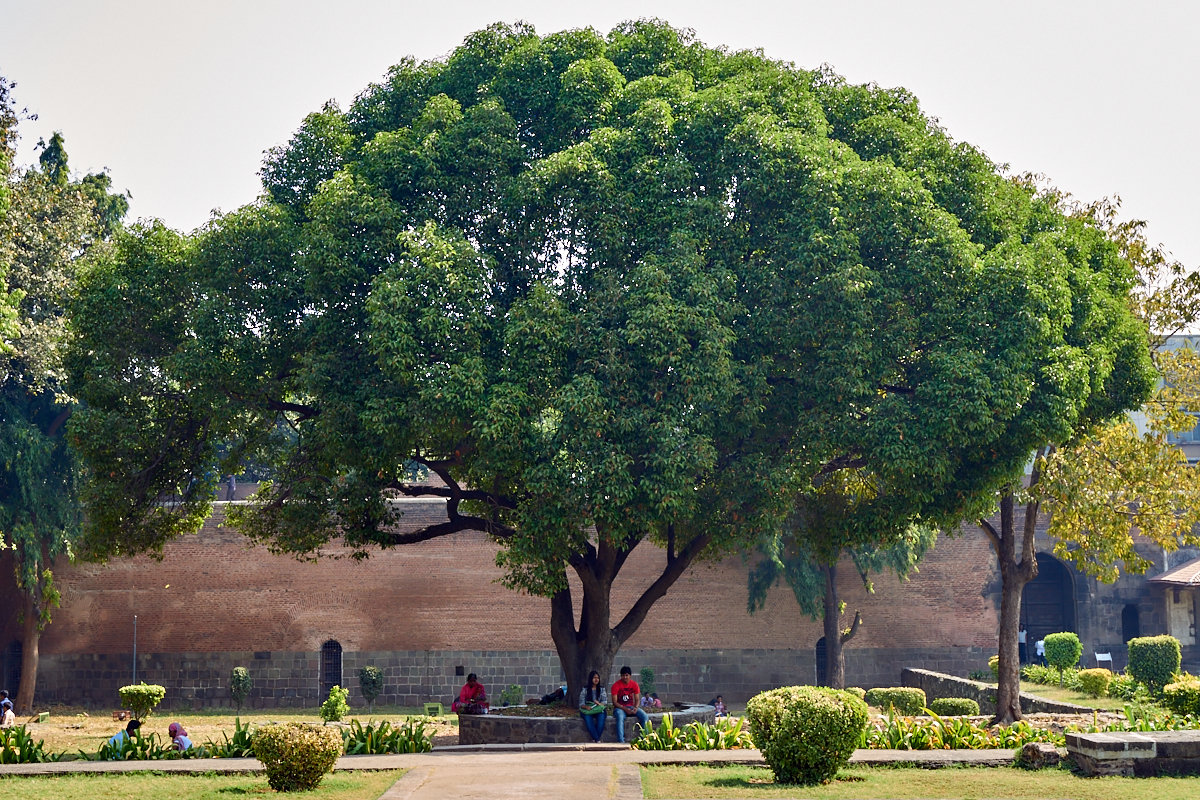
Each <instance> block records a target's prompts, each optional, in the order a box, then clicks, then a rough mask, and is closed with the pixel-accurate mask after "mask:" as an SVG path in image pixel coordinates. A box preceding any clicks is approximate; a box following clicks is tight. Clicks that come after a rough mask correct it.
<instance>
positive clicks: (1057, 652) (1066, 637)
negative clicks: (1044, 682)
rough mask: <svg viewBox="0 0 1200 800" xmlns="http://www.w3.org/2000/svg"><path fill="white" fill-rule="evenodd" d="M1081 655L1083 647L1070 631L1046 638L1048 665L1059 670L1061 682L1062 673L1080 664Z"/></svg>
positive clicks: (1052, 634)
mask: <svg viewBox="0 0 1200 800" xmlns="http://www.w3.org/2000/svg"><path fill="white" fill-rule="evenodd" d="M1081 655H1083V645H1082V644H1081V643H1080V641H1079V636H1077V635H1076V634H1074V633H1070V632H1069V631H1068V632H1063V633H1051V634H1049V635H1047V636H1046V663H1047V664H1049V665H1050V666H1052V667H1054V668H1055V669H1056V670H1058V672H1059V676H1060V681H1061V675H1062V671H1063V670H1064V669H1069V668H1071V667H1073V666H1075V665H1076V664H1078V663H1079V657H1080V656H1081Z"/></svg>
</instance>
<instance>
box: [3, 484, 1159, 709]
mask: <svg viewBox="0 0 1200 800" xmlns="http://www.w3.org/2000/svg"><path fill="white" fill-rule="evenodd" d="M439 518H444V506H442V505H441V504H440V503H437V502H430V501H425V500H414V501H409V502H407V503H406V504H405V522H406V523H407V524H411V525H418V524H423V523H425V522H430V521H436V520H437V519H439ZM1047 549H1049V542H1048V541H1045V540H1044V538H1043V539H1042V540H1040V541H1039V550H1047ZM324 555H326V556H328V557H327V558H322V559H320V560H319V561H317V562H304V561H298V560H295V559H292V558H289V557H285V556H279V555H272V554H270V553H268V552H267V551H266V550H265V549H264V548H261V547H254V546H251V545H250V544H249V543H248V542H247V541H246V540H245V539H244V538H243V537H241V536H240V535H239V534H237V533H236V532H234V531H232V530H231V529H230V528H228V527H226V526H225V525H224V507H223V505H222V504H218V508H217V510H216V512H215V513H214V515H213V517H212V518H211V519H210V520H209V521H208V523H206V525H205V526H204V528H203V529H202V530H201V531H200V532H199V533H197V534H195V535H191V536H184V537H181V538H180V539H178V540H176V541H174V542H172V543H170V544H168V545H167V547H166V549H165V551H164V553H163V558H162V560H161V561H156V560H154V559H150V558H135V559H127V560H119V561H113V562H111V563H109V564H107V565H76V566H66V567H60V568H59V569H57V570H56V584H57V586H58V587H59V589H60V590H61V592H62V595H63V606H62V608H61V609H59V610H58V611H56V612H55V615H54V621H53V623H52V624H51V625H50V626H49V628H47V630H46V632H45V634H44V636H43V638H42V643H41V652H42V669H41V672H40V678H39V702H51V701H63V702H68V701H69V702H86V703H95V704H97V705H100V706H108V705H111V704H112V703H113V698H115V687H117V686H120V685H124V684H125V683H126V682H128V678H127V676H131V675H132V663H131V662H132V649H133V616H134V615H135V614H136V615H137V617H138V626H137V651H138V653H139V669H138V676H139V679H145V680H147V681H154V682H158V683H162V684H163V685H166V686H168V688H171V687H175V688H174V689H173V690H172V693H171V694H170V695H169V697H177V698H178V700H179V702H181V703H183V702H188V703H193V704H196V705H212V704H217V705H225V704H227V703H228V700H227V699H226V698H227V691H226V690H225V689H224V688H222V687H224V686H225V685H226V682H227V681H228V677H229V672H230V670H231V669H232V668H233V667H234V666H238V665H244V666H247V667H249V668H250V669H251V671H252V672H253V673H254V677H255V687H256V688H255V695H254V696H253V698H254V702H258V703H261V704H274V703H278V704H285V705H306V704H311V703H313V702H315V700H316V694H317V691H318V689H317V684H318V675H317V673H318V655H317V654H318V653H319V651H320V648H321V645H322V644H323V643H324V642H326V641H328V640H335V641H337V642H339V643H340V645H341V647H342V649H343V651H344V667H343V674H344V680H345V683H346V684H348V685H349V688H351V690H352V691H353V692H354V693H355V694H356V693H357V685H358V684H357V671H358V667H359V666H361V665H362V664H363V663H368V662H370V663H375V664H376V665H377V666H380V667H381V668H384V669H385V672H388V680H389V684H388V685H389V688H388V689H387V691H388V692H389V694H385V696H384V697H383V698H381V701H382V702H386V703H392V702H398V703H402V704H413V703H416V702H422V701H424V700H426V699H429V698H430V697H443V698H444V697H448V696H449V695H450V694H452V693H454V692H455V691H457V689H458V686H459V685H461V683H462V678H461V676H457V675H455V670H454V668H455V667H457V666H462V667H464V668H465V670H466V671H468V672H470V671H475V672H479V673H480V675H481V676H486V678H485V680H486V682H487V685H488V687H489V689H491V690H492V691H498V690H499V688H503V686H507V685H508V684H510V683H517V684H519V685H522V686H523V687H528V689H529V690H530V691H529V692H528V694H530V695H531V696H532V695H538V694H542V693H544V691H547V690H548V689H549V688H550V687H552V686H554V685H555V684H556V683H557V682H558V681H559V679H560V674H559V668H558V663H557V658H556V657H555V655H554V651H553V646H552V644H551V642H550V637H549V603H548V601H547V600H545V599H542V598H536V597H529V596H526V595H522V594H519V593H516V592H513V591H510V590H507V589H505V588H503V587H502V586H501V585H500V584H499V583H498V579H499V578H500V576H501V572H500V570H499V569H498V568H497V567H496V565H495V555H496V546H495V545H494V544H493V543H492V542H490V541H489V540H488V539H487V538H486V537H485V536H483V535H482V534H476V533H462V534H457V535H454V536H449V537H445V538H442V539H438V540H434V541H431V542H426V543H423V544H419V545H409V546H405V547H400V548H395V549H392V550H387V551H375V552H373V553H372V554H371V556H370V558H368V559H367V560H366V561H363V562H359V561H355V560H354V559H350V558H346V557H345V556H346V555H347V553H346V552H345V551H342V550H339V549H338V548H329V549H328V551H327V552H326V553H325V554H324ZM339 556H340V558H339ZM664 558H665V556H664V554H663V553H662V551H660V550H658V549H656V548H654V547H652V546H648V545H644V546H642V547H640V548H639V549H638V550H637V551H636V552H635V553H634V554H633V556H631V558H630V559H629V561H628V562H627V565H626V567H625V569H624V570H623V571H622V574H621V576H620V579H619V580H618V581H617V583H616V585H615V586H614V597H613V613H614V617H613V622H614V624H615V622H616V621H617V619H619V615H620V614H623V613H625V611H626V610H628V608H629V607H630V606H631V605H632V603H633V602H634V599H635V597H636V594H637V593H638V592H640V591H641V590H642V589H643V588H644V587H645V586H646V585H647V584H648V582H649V581H650V580H651V579H652V578H653V577H654V576H656V575H657V574H658V572H659V570H660V569H661V567H662V565H663V559H664ZM3 559H4V557H3V556H2V555H0V569H3V568H4V563H3ZM994 564H995V560H994V557H993V554H992V552H991V550H990V547H989V546H988V544H987V540H986V539H985V538H984V536H983V534H982V532H981V531H980V530H979V529H977V528H972V527H968V528H966V529H964V531H963V532H962V533H961V535H959V536H956V537H942V538H940V539H939V542H938V544H937V547H936V548H935V549H934V550H933V551H932V552H931V553H930V554H929V555H928V556H927V557H926V559H925V560H924V561H923V562H922V564H921V566H920V571H919V572H918V573H917V574H916V575H914V576H913V577H912V579H911V580H909V581H907V582H901V581H898V580H897V579H896V578H894V577H892V576H887V575H881V576H876V577H875V579H874V588H875V592H874V594H868V593H866V592H865V591H864V590H863V587H862V585H861V583H860V582H859V581H858V579H857V576H856V575H855V573H854V572H853V569H852V568H850V567H849V566H848V565H843V567H842V569H841V570H840V574H839V585H840V587H841V588H842V593H843V598H844V600H845V602H846V605H847V611H848V615H847V621H848V620H849V618H850V616H852V614H853V612H854V611H855V610H861V611H862V613H863V617H864V624H863V626H862V628H861V629H860V631H859V633H858V635H857V636H856V637H855V639H854V640H853V641H852V642H851V643H850V644H849V646H848V647H847V649H846V659H847V669H846V676H847V682H848V683H850V684H857V685H861V686H863V687H870V686H886V685H896V684H897V683H898V682H899V673H900V670H901V669H902V668H903V667H906V666H921V667H925V668H928V669H934V670H938V671H941V672H948V673H953V674H959V675H963V676H965V675H966V674H968V673H969V672H970V671H972V670H976V669H986V660H987V656H988V655H990V654H991V653H993V652H995V647H996V645H995V637H996V630H997V624H998V606H999V577H998V572H997V570H996V568H995V566H994ZM4 572H5V574H11V572H10V571H9V570H4ZM575 588H576V591H575V593H574V594H575V596H576V597H577V598H578V597H579V594H580V593H579V592H578V587H577V586H576V587H575ZM1071 592H1072V593H1073V598H1074V603H1075V607H1076V611H1077V621H1078V626H1077V628H1078V631H1079V633H1080V637H1081V638H1082V639H1083V640H1084V644H1085V653H1086V652H1088V650H1089V648H1092V647H1100V646H1102V645H1104V646H1107V648H1108V649H1111V650H1112V652H1113V657H1114V660H1115V661H1117V662H1118V664H1117V666H1120V662H1122V661H1123V659H1124V648H1123V646H1122V645H1121V642H1120V614H1121V609H1122V608H1123V607H1124V605H1125V604H1127V603H1134V604H1137V605H1138V606H1139V608H1141V609H1142V611H1143V613H1142V633H1143V635H1149V634H1153V633H1156V632H1159V630H1160V628H1159V625H1160V621H1161V619H1162V610H1161V609H1162V601H1161V597H1160V596H1159V595H1160V594H1161V593H1156V592H1152V591H1150V590H1148V588H1147V587H1146V584H1145V581H1144V578H1141V577H1138V576H1126V577H1122V579H1121V580H1120V581H1119V582H1118V583H1117V584H1115V585H1114V586H1105V585H1103V584H1099V583H1097V582H1096V581H1094V580H1092V579H1088V578H1085V577H1083V576H1080V575H1076V576H1075V577H1074V578H1073V584H1072V587H1071ZM15 603H16V596H15V594H14V591H13V590H12V588H11V587H7V588H6V587H3V586H0V604H3V605H2V606H0V607H5V608H8V609H10V613H7V614H4V615H0V646H7V645H8V644H10V643H11V642H12V641H14V640H16V639H18V638H19V630H18V628H17V625H16V615H15V614H14V613H11V609H13V608H15V607H16V605H15ZM821 635H822V630H821V624H820V623H819V622H816V621H813V620H811V619H809V618H807V617H805V616H804V615H803V614H801V613H800V611H799V610H798V608H797V606H796V603H795V600H794V598H793V597H792V595H791V592H790V590H789V589H787V588H786V587H783V588H779V587H777V588H776V589H774V590H773V591H772V593H771V595H770V597H769V598H768V602H767V604H766V607H765V608H764V609H763V610H762V611H760V612H758V613H756V614H753V615H751V614H749V613H747V611H746V565H745V563H744V562H743V561H742V559H741V558H740V557H732V558H727V559H724V560H721V561H717V562H713V563H704V564H699V565H696V566H694V567H693V568H692V569H691V570H689V571H688V572H687V573H685V575H684V576H683V577H682V578H681V579H680V580H679V581H678V582H677V583H676V585H675V586H674V587H673V588H672V589H671V590H670V591H669V592H668V593H667V595H666V596H665V597H663V598H662V599H661V600H659V601H658V602H657V603H656V604H655V605H654V608H653V609H652V610H651V612H650V615H649V617H648V619H647V620H646V622H645V623H644V624H643V625H642V626H641V628H640V629H639V630H638V632H637V633H636V634H635V635H634V636H633V637H632V638H631V639H630V640H629V641H628V642H627V643H626V646H625V650H624V651H623V653H622V654H621V655H620V656H619V657H618V658H619V661H620V662H625V661H628V662H629V663H631V664H633V665H634V667H635V670H636V669H637V668H639V667H642V666H650V667H652V668H654V669H655V671H656V672H657V673H658V676H659V677H658V683H659V687H660V688H661V689H662V690H663V691H664V692H666V693H667V694H668V695H669V696H675V695H682V696H685V697H686V699H691V700H707V699H708V698H709V697H711V696H712V695H714V694H716V693H717V692H722V693H723V694H725V695H726V697H730V698H739V699H744V698H745V697H748V696H750V695H751V694H753V693H754V692H756V691H758V690H760V689H763V688H770V687H773V686H778V685H782V684H785V683H800V682H811V681H812V680H813V678H814V676H815V667H814V648H815V645H816V642H817V640H818V639H819V638H820V637H821ZM1089 666H1090V664H1089ZM8 688H10V689H11V688H12V687H8Z"/></svg>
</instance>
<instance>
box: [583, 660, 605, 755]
mask: <svg viewBox="0 0 1200 800" xmlns="http://www.w3.org/2000/svg"><path fill="white" fill-rule="evenodd" d="M579 715H580V716H581V717H583V724H584V726H585V727H586V728H587V732H588V736H591V737H592V741H593V742H596V743H597V744H599V743H600V737H601V736H603V735H604V723H605V722H606V721H607V720H608V705H607V699H606V698H605V696H604V684H602V683H600V673H599V672H596V670H592V671H591V672H590V673H588V679H587V687H586V688H584V689H580V690H579Z"/></svg>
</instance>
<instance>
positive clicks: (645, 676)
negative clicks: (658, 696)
mask: <svg viewBox="0 0 1200 800" xmlns="http://www.w3.org/2000/svg"><path fill="white" fill-rule="evenodd" d="M638 686H639V687H640V688H641V690H642V696H643V697H645V696H649V695H650V693H651V692H657V691H658V687H657V686H656V685H655V684H654V670H652V669H650V668H649V667H642V668H641V669H639V670H638Z"/></svg>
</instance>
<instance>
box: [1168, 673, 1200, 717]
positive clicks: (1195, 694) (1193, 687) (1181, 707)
mask: <svg viewBox="0 0 1200 800" xmlns="http://www.w3.org/2000/svg"><path fill="white" fill-rule="evenodd" d="M1162 704H1163V705H1164V706H1166V707H1167V708H1169V709H1171V710H1172V711H1174V712H1175V713H1176V714H1195V715H1200V678H1194V677H1192V676H1190V675H1189V676H1188V677H1187V678H1184V679H1182V680H1178V681H1176V682H1174V683H1168V684H1167V685H1166V686H1164V687H1163V696H1162Z"/></svg>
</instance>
